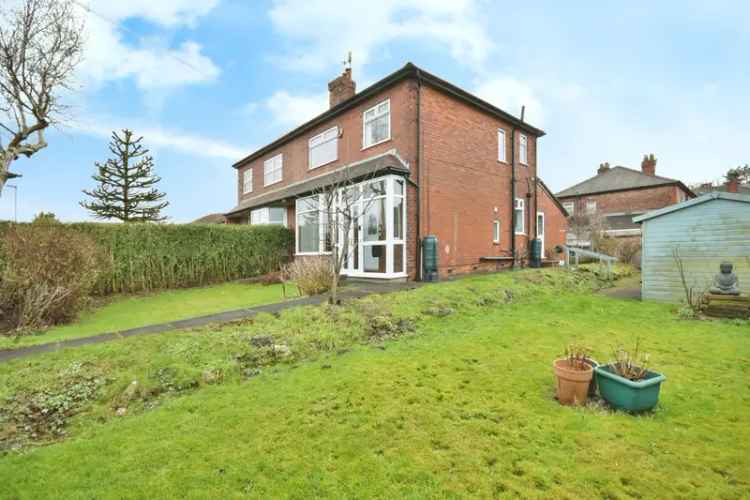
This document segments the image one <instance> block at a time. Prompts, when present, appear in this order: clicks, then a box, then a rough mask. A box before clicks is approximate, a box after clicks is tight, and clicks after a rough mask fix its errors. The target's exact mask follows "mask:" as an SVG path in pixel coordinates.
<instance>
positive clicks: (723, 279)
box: [711, 262, 740, 295]
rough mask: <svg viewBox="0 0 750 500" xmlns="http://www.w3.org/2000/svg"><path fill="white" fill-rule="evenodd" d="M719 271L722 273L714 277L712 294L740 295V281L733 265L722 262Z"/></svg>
mask: <svg viewBox="0 0 750 500" xmlns="http://www.w3.org/2000/svg"><path fill="white" fill-rule="evenodd" d="M719 269H720V270H721V272H720V273H718V274H717V275H716V276H715V277H714V286H713V288H711V293H715V294H717V295H739V294H740V290H739V285H740V280H739V279H738V278H737V275H736V274H734V272H733V270H732V269H733V266H732V263H731V262H722V263H721V265H719Z"/></svg>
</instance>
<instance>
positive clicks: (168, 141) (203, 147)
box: [73, 117, 254, 161]
mask: <svg viewBox="0 0 750 500" xmlns="http://www.w3.org/2000/svg"><path fill="white" fill-rule="evenodd" d="M118 123H119V125H118ZM123 123H127V126H128V128H131V129H132V130H133V131H134V132H135V133H136V134H138V135H142V136H143V138H144V139H143V141H144V143H145V144H146V146H147V147H149V148H158V147H163V148H167V149H171V150H174V151H178V152H181V153H187V154H194V155H198V156H204V157H212V158H220V159H224V160H230V161H237V160H239V159H241V158H243V157H244V156H245V155H247V153H248V152H249V151H253V150H254V149H253V148H252V147H247V148H240V147H237V146H233V145H231V144H228V143H226V142H224V141H221V140H218V139H213V138H209V137H204V136H200V135H194V134H191V133H186V132H183V131H180V130H176V129H167V128H164V127H161V126H158V125H157V126H153V125H151V126H149V125H143V126H142V124H138V123H132V120H121V119H120V120H117V119H114V118H101V117H93V118H88V119H85V120H82V121H80V122H78V123H76V124H74V125H73V128H75V129H77V130H78V131H81V132H83V133H85V134H88V135H92V136H95V137H102V138H106V139H109V137H110V136H111V134H112V131H113V130H120V129H122V128H123V125H122V124H123Z"/></svg>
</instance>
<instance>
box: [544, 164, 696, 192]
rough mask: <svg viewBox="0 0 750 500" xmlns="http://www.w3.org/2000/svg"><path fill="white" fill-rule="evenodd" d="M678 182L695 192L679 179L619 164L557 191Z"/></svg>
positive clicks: (606, 189) (648, 185)
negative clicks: (646, 172)
mask: <svg viewBox="0 0 750 500" xmlns="http://www.w3.org/2000/svg"><path fill="white" fill-rule="evenodd" d="M670 184H676V185H678V186H680V187H681V188H682V189H683V190H684V191H685V192H686V193H690V194H691V195H692V194H693V192H692V191H691V190H690V189H689V188H688V187H687V186H685V185H684V184H683V183H682V182H680V181H678V180H677V179H670V178H668V177H661V176H658V175H647V174H644V173H643V172H641V171H640V170H634V169H632V168H627V167H622V166H617V167H612V168H611V169H609V170H608V171H606V172H603V173H601V174H597V175H595V176H594V177H591V178H589V179H586V180H585V181H583V182H579V183H578V184H576V185H574V186H571V187H569V188H567V189H564V190H562V191H560V192H559V193H557V197H558V198H565V197H569V196H581V195H586V194H596V193H608V192H612V191H625V190H628V189H643V188H649V187H657V186H667V185H670Z"/></svg>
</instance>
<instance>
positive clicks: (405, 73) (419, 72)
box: [232, 63, 545, 168]
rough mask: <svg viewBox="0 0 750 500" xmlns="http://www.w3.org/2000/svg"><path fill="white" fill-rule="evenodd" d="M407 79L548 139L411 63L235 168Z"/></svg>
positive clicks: (249, 156) (513, 117) (485, 102)
mask: <svg viewBox="0 0 750 500" xmlns="http://www.w3.org/2000/svg"><path fill="white" fill-rule="evenodd" d="M406 78H419V80H420V81H421V82H422V83H423V84H427V85H432V86H433V87H435V88H436V89H439V90H441V91H443V92H445V93H447V94H449V95H452V96H453V97H456V98H457V99H460V100H462V101H464V102H467V103H469V104H471V105H473V106H476V107H477V108H479V109H481V110H482V111H484V112H486V113H489V114H491V115H493V116H496V117H498V118H500V119H501V120H504V121H506V122H508V123H510V124H511V125H513V126H516V127H518V128H520V129H523V130H525V131H527V132H529V133H530V134H532V135H534V136H536V137H542V136H543V135H545V133H544V131H543V130H541V129H538V128H536V127H533V126H531V125H529V124H527V123H525V122H523V121H522V120H519V119H518V118H516V117H515V116H513V115H511V114H510V113H507V112H505V111H503V110H502V109H500V108H498V107H496V106H493V105H492V104H490V103H488V102H487V101H485V100H482V99H480V98H479V97H476V96H474V95H472V94H470V93H468V92H466V91H465V90H463V89H461V88H459V87H456V86H455V85H453V84H452V83H449V82H447V81H445V80H443V79H441V78H438V77H437V76H435V75H432V74H430V73H428V72H426V71H424V70H423V69H420V68H418V67H417V66H415V65H414V64H412V63H407V64H406V65H405V66H404V67H403V68H401V69H400V70H398V71H396V72H394V73H391V74H390V75H388V76H386V77H385V78H383V79H382V80H380V81H379V82H376V83H374V84H372V85H370V86H369V87H367V88H366V89H364V90H363V91H361V92H359V93H357V94H355V95H354V96H353V97H350V98H349V99H347V100H346V101H343V102H341V103H339V104H337V105H336V106H334V107H333V108H331V109H329V110H328V111H325V112H324V113H322V114H320V115H318V116H317V117H315V118H313V119H312V120H310V121H308V122H306V123H304V124H302V125H300V126H299V127H297V128H295V129H294V130H292V131H290V132H288V133H287V134H285V135H283V136H281V137H279V138H278V139H276V140H275V141H273V142H272V143H270V144H268V145H266V146H264V147H262V148H260V149H259V150H257V151H255V152H254V153H252V154H250V155H248V156H246V157H245V158H243V159H241V160H239V161H238V162H236V163H235V164H234V165H232V166H233V167H234V168H240V167H241V166H242V165H244V164H246V163H248V162H250V161H253V160H256V159H258V158H260V157H262V156H264V155H266V154H268V153H270V152H272V151H273V150H275V149H277V148H279V147H280V146H281V145H283V144H285V143H287V142H289V141H290V140H292V139H294V138H295V137H298V136H300V135H302V134H304V133H305V132H307V131H309V130H311V129H313V128H315V127H317V126H318V125H321V124H323V123H324V122H326V121H327V120H330V119H331V118H333V117H335V116H337V115H339V114H340V113H343V112H344V111H346V110H348V109H351V108H353V107H355V106H357V105H359V104H361V103H362V102H364V101H365V100H367V99H369V98H370V97H373V96H374V95H376V94H378V93H379V92H382V91H383V90H385V89H386V88H388V87H390V86H392V85H394V84H396V83H398V82H400V81H401V80H404V79H406Z"/></svg>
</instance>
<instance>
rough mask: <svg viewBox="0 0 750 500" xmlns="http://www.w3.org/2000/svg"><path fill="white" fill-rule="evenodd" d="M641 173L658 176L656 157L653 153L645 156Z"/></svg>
mask: <svg viewBox="0 0 750 500" xmlns="http://www.w3.org/2000/svg"><path fill="white" fill-rule="evenodd" d="M641 171H642V172H643V173H644V174H646V175H651V176H654V175H656V156H654V154H653V153H651V154H650V155H643V161H642V162H641Z"/></svg>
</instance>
